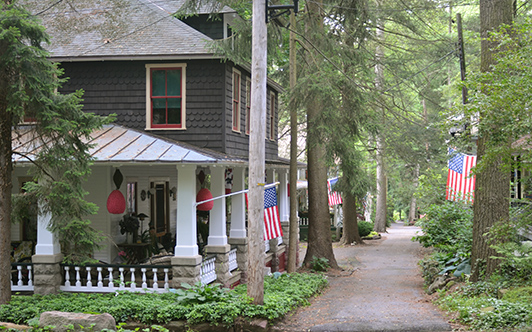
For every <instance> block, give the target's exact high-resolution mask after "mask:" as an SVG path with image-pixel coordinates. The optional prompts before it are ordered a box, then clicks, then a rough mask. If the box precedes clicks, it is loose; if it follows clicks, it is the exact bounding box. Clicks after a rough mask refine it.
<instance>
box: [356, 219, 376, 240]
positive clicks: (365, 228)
mask: <svg viewBox="0 0 532 332" xmlns="http://www.w3.org/2000/svg"><path fill="white" fill-rule="evenodd" d="M371 231H373V223H372V222H369V221H363V220H361V221H359V222H358V234H359V235H360V236H361V237H364V236H368V235H369V234H370V233H371Z"/></svg>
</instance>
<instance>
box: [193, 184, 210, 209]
mask: <svg viewBox="0 0 532 332" xmlns="http://www.w3.org/2000/svg"><path fill="white" fill-rule="evenodd" d="M208 199H212V194H211V192H210V191H209V189H207V188H202V189H200V191H198V194H197V195H196V202H203V201H206V200H208ZM213 206H214V201H210V202H206V203H203V204H200V205H198V207H197V209H198V210H200V211H210V210H212V207H213Z"/></svg>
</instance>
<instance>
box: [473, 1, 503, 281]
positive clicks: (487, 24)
mask: <svg viewBox="0 0 532 332" xmlns="http://www.w3.org/2000/svg"><path fill="white" fill-rule="evenodd" d="M512 19H513V0H481V1H480V34H481V38H482V39H481V57H480V70H481V71H482V72H487V71H489V70H490V66H491V65H492V64H493V58H492V56H493V54H492V51H491V49H492V48H493V47H494V46H495V45H493V43H492V42H489V41H488V39H487V37H488V32H489V31H493V30H495V29H497V28H498V27H499V26H500V25H501V24H511V23H512ZM480 118H481V119H482V114H481V117H480ZM481 121H482V120H481ZM493 130H496V128H494V129H493ZM489 140H490V137H489V134H484V135H483V136H482V137H479V139H478V148H477V162H480V161H481V160H482V157H483V156H484V154H485V152H486V144H487V142H489ZM501 164H502V157H498V158H497V159H496V160H493V161H491V162H490V163H489V164H488V165H486V167H485V168H484V169H483V170H482V171H481V172H479V173H478V174H477V175H476V183H475V202H474V205H473V213H474V216H473V247H472V251H471V262H472V266H473V272H472V276H471V280H472V281H473V282H475V281H479V280H480V279H481V278H482V275H483V273H482V272H485V274H484V276H485V277H489V276H490V275H491V274H492V273H493V272H495V271H496V269H497V262H498V261H497V260H495V259H492V258H491V257H492V256H495V254H496V253H495V251H494V250H493V249H492V248H490V246H489V243H488V241H487V239H486V236H485V234H486V232H487V231H489V229H490V227H491V226H493V225H494V224H495V223H497V222H500V221H506V220H508V218H509V198H510V174H509V173H508V172H504V171H503V170H501V169H500V166H501ZM484 268H485V271H484V270H483V269H484Z"/></svg>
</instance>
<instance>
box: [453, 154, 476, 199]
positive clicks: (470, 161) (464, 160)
mask: <svg viewBox="0 0 532 332" xmlns="http://www.w3.org/2000/svg"><path fill="white" fill-rule="evenodd" d="M449 155H451V156H452V157H451V159H449V173H448V175H447V188H446V189H447V190H446V195H445V198H446V199H447V200H450V201H459V200H467V201H469V202H473V195H474V191H475V176H474V175H473V174H471V169H472V168H473V167H475V165H476V164H477V157H476V156H472V155H467V154H463V153H460V152H454V150H453V149H449Z"/></svg>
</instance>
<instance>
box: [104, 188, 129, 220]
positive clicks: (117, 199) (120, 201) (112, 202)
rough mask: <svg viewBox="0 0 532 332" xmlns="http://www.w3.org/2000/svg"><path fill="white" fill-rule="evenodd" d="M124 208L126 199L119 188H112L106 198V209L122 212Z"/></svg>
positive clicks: (117, 212) (115, 212)
mask: <svg viewBox="0 0 532 332" xmlns="http://www.w3.org/2000/svg"><path fill="white" fill-rule="evenodd" d="M125 210H126V199H125V198H124V195H122V192H121V191H120V190H118V189H117V190H113V191H111V194H109V197H108V198H107V211H109V213H112V214H122V213H124V211H125Z"/></svg>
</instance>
